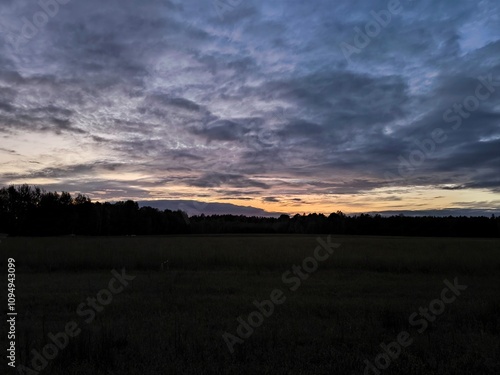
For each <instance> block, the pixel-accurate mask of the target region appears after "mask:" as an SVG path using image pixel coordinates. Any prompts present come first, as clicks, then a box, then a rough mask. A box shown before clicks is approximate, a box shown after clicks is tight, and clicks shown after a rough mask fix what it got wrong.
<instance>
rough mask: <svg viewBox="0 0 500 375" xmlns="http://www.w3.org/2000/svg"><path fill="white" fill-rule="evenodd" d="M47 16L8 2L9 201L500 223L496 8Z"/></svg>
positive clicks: (110, 1) (144, 2)
mask: <svg viewBox="0 0 500 375" xmlns="http://www.w3.org/2000/svg"><path fill="white" fill-rule="evenodd" d="M54 1H55V0H54ZM42 3H47V4H48V5H46V6H41V5H40V4H39V3H38V1H27V0H3V1H2V3H1V5H0V185H1V186H6V185H9V184H23V183H28V184H36V185H38V186H41V187H43V188H44V189H46V190H49V191H54V190H56V191H61V190H65V191H69V192H71V193H78V192H80V193H83V194H86V195H88V196H90V197H91V198H92V200H98V201H116V200H125V199H133V200H137V201H141V202H146V203H150V201H156V200H158V201H161V202H157V203H156V204H157V205H159V206H161V204H165V205H166V206H168V207H169V208H172V207H173V208H175V206H176V205H177V206H178V207H179V208H180V209H186V207H187V206H189V209H186V210H187V211H190V213H191V214H192V213H198V212H204V211H207V210H206V208H207V207H213V205H211V206H207V205H206V204H204V203H196V202H212V203H214V202H217V203H224V204H232V205H237V206H248V207H253V208H255V209H253V208H252V209H239V208H238V207H234V206H230V205H224V206H221V207H226V209H227V212H233V213H238V212H244V213H265V212H264V211H267V212H273V213H290V214H294V213H308V212H322V213H330V212H334V211H337V210H342V211H344V212H346V213H355V212H378V211H395V212H399V211H420V210H426V211H429V210H431V211H433V210H442V209H456V210H457V211H456V212H471V211H468V210H474V212H475V211H476V210H478V211H483V212H493V211H500V100H499V99H500V3H499V2H498V0H490V1H457V0H454V1H451V0H450V1H427V0H422V1H410V0H401V1H400V2H398V1H397V0H393V1H373V0H369V1H368V0H363V1H356V2H352V1H331V0H329V1H322V0H318V1H316V0H315V1H303V0H302V1H298V0H293V1H292V0H289V1H284V0H275V1H261V0H249V1H238V0H231V1H227V2H226V3H227V4H230V5H227V4H226V5H224V2H223V1H221V0H217V1H214V0H196V1H194V0H187V1H173V0H172V1H169V0H141V1H139V0H107V1H102V0H100V1H96V0H85V1H82V0H71V1H68V0H60V3H61V4H60V3H56V2H53V1H51V0H46V1H45V0H42ZM43 8H45V9H46V10H45V11H43ZM41 12H45V13H41ZM370 35H371V36H370ZM167 201H171V202H167ZM187 201H189V203H188V202H187ZM193 201H194V202H193ZM242 210H243V211H242ZM245 210H246V211H245ZM252 210H254V211H252ZM262 210H264V211H262Z"/></svg>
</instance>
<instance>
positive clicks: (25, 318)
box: [0, 236, 500, 375]
mask: <svg viewBox="0 0 500 375" xmlns="http://www.w3.org/2000/svg"><path fill="white" fill-rule="evenodd" d="M317 238H318V237H317V236H210V237H196V236H193V237H109V238H106V237H102V238H97V237H61V238H5V239H2V242H1V243H0V251H1V253H2V274H4V272H6V268H7V265H6V264H7V259H8V258H10V257H11V258H14V259H15V264H16V309H17V312H18V316H17V326H16V330H17V331H16V340H17V355H18V357H17V364H22V365H25V366H26V367H27V368H30V369H33V366H32V359H33V353H32V350H36V351H37V352H38V353H43V348H44V347H45V346H46V345H47V344H48V343H51V342H52V341H50V339H49V333H52V334H54V335H56V334H57V333H60V332H64V331H65V326H66V325H67V323H68V322H71V321H74V322H76V323H77V324H78V327H79V328H80V329H81V332H80V333H79V334H78V335H76V337H73V338H69V340H68V345H67V346H65V347H64V348H63V349H59V350H58V351H57V355H56V356H55V358H54V359H50V360H47V361H46V362H47V363H46V365H45V368H44V369H43V370H42V371H40V373H41V374H48V375H59V374H80V375H87V374H88V375H90V374H92V375H99V374H141V375H142V374H252V375H253V374H363V373H364V372H365V373H367V374H377V373H380V374H454V375H456V374H498V373H500V360H499V358H500V333H499V329H500V315H499V314H500V299H499V296H500V241H499V240H494V239H449V238H439V239H436V238H396V237H332V242H335V243H338V244H340V247H338V248H335V250H334V251H333V252H332V254H329V253H328V252H327V251H326V250H325V249H323V250H322V251H323V253H322V254H323V255H325V254H329V256H328V257H327V259H325V260H323V261H318V262H317V264H318V265H317V270H312V271H311V272H305V273H304V271H303V272H302V274H303V275H305V274H306V276H307V278H306V277H305V276H304V279H303V280H301V281H300V285H299V283H298V282H297V280H298V279H299V278H298V277H295V279H293V280H295V281H294V282H292V281H291V280H292V277H294V276H293V275H292V274H291V271H293V268H292V267H293V266H294V265H297V266H299V265H300V266H302V265H304V266H307V267H309V268H314V267H313V266H311V262H309V263H307V262H306V263H303V262H304V259H306V258H308V257H314V253H315V249H316V248H317V246H318V241H317ZM319 238H322V239H323V240H324V241H326V240H327V238H326V236H320V237H319ZM325 257H326V256H325ZM167 260H168V263H164V264H163V270H162V269H161V265H162V263H163V262H166V261H167ZM123 268H124V269H125V272H126V274H127V275H132V276H135V278H134V279H133V280H129V281H125V283H127V285H124V284H122V285H123V288H120V289H123V290H122V291H121V292H117V293H116V294H113V295H112V301H108V302H109V304H105V305H104V306H102V305H98V309H94V310H102V311H94V315H95V317H94V319H93V320H92V321H90V322H89V323H87V322H85V319H86V318H88V319H89V318H90V317H91V313H89V312H88V309H89V307H88V305H87V306H86V307H85V309H86V310H82V309H80V312H78V309H79V306H80V305H81V304H82V303H85V304H87V298H89V297H93V298H95V297H96V296H97V295H98V294H99V293H100V291H102V290H104V289H110V287H109V285H110V280H112V279H113V278H115V279H116V276H115V275H114V274H112V272H111V271H112V270H113V269H115V270H117V271H118V273H119V274H121V273H122V269H123ZM284 274H286V275H287V276H286V277H285V280H288V281H284V280H283V275H284ZM131 278H132V277H130V279H131ZM455 279H457V283H458V284H460V285H466V286H467V288H466V289H465V287H463V288H462V289H459V291H458V292H457V293H456V294H453V293H452V291H451V290H449V291H448V292H449V294H448V295H447V296H448V297H447V298H448V299H451V298H450V296H454V297H456V298H453V301H452V302H447V303H442V304H441V306H444V310H443V311H439V313H435V314H434V315H431V316H430V317H429V319H427V320H426V322H428V321H432V320H433V321H432V322H429V323H425V322H424V321H423V320H422V317H421V316H419V317H418V319H413V323H412V324H410V320H411V319H410V317H411V316H412V314H413V313H415V312H419V308H420V307H421V306H422V307H425V308H429V304H431V301H434V300H436V299H439V300H441V299H442V298H443V297H442V296H443V294H442V291H443V289H444V288H446V287H447V284H445V280H448V281H449V282H451V284H453V283H454V282H455V281H456V280H455ZM4 280H5V278H4ZM2 285H3V287H2V294H1V295H2V305H3V306H4V308H3V310H4V316H6V313H7V309H6V307H7V303H6V302H7V296H6V289H7V286H6V283H5V282H4V283H3V284H2ZM116 285H118V284H116ZM116 285H115V287H116ZM295 287H296V288H295ZM292 288H293V289H295V290H291V289H292ZM116 289H118V288H117V287H116ZM276 289H277V290H280V291H282V292H283V296H282V298H281V300H280V301H281V302H282V303H280V304H273V305H272V312H271V307H269V305H266V304H264V305H263V306H267V307H265V308H264V310H263V311H267V315H269V316H264V315H266V314H264V313H260V316H261V317H262V321H261V322H258V323H259V324H256V327H255V328H250V329H251V330H253V333H252V334H249V335H248V336H249V337H248V338H246V337H245V338H241V337H240V336H238V333H237V329H238V326H239V325H240V323H239V322H238V321H237V318H238V317H241V318H242V319H243V320H244V321H246V322H247V321H248V317H249V315H251V313H252V312H255V311H259V310H258V308H257V307H256V306H255V305H254V301H255V300H257V301H259V302H260V301H263V300H270V299H272V297H271V295H272V292H273V290H276ZM448 289H449V287H448ZM103 296H108V297H109V293H108V294H106V293H104V292H103V293H101V294H100V297H103ZM436 306H438V307H439V304H437V305H436V304H434V307H433V309H431V311H434V312H435V311H436V310H439V309H438V308H437V307H436ZM266 308H267V310H265V309H266ZM82 311H86V313H85V314H82ZM253 316H254V318H255V317H256V316H257V317H258V316H259V314H253ZM240 321H241V320H240ZM417 321H418V324H417V323H416V322H417ZM254 323H255V321H254ZM425 325H428V326H427V327H425V328H426V329H423V328H424V326H425ZM419 329H420V330H421V331H422V332H421V333H420V332H419ZM247 330H248V327H247ZM240 331H241V329H240ZM405 331H406V332H408V335H409V336H410V338H409V339H408V338H407V339H406V343H408V342H409V340H411V344H409V345H407V346H402V345H401V344H396V346H394V345H393V346H392V352H391V349H389V352H390V354H387V353H386V352H385V351H384V349H383V348H382V347H381V344H383V343H385V344H387V345H389V344H390V343H391V342H393V341H397V340H398V339H397V338H398V335H400V333H401V332H405ZM225 332H228V333H230V334H231V335H234V336H231V337H233V338H235V337H237V338H238V342H236V343H234V342H233V345H232V347H233V349H234V351H233V353H231V352H230V350H229V346H228V345H227V343H226V342H225V340H224V339H223V334H224V333H225ZM1 334H2V342H5V338H6V337H7V332H6V325H5V323H4V324H3V325H2V333H1ZM403 336H404V335H403ZM59 337H61V336H59ZM227 337H229V336H226V338H227ZM397 345H399V347H400V353H399V352H398V351H397V349H395V348H396V347H397ZM5 346H7V343H6V342H5ZM230 346H231V345H230ZM389 346H390V345H389ZM2 350H3V351H4V353H5V350H4V348H2ZM47 353H49V354H52V353H51V352H50V350H49V351H48V352H47ZM380 353H386V354H385V358H386V359H387V358H388V359H389V362H387V360H385V362H384V360H383V356H379V354H380ZM41 355H43V354H41ZM377 356H379V357H378V358H379V359H378V363H379V365H380V366H382V367H386V368H385V369H380V366H379V368H376V367H375V363H376V358H377ZM391 356H392V357H391ZM381 358H382V359H381ZM365 360H368V361H369V362H370V363H371V366H373V367H370V366H368V367H367V364H366V362H365ZM0 361H1V362H0V365H1V368H2V373H6V374H8V373H12V374H14V373H18V372H17V371H15V370H14V369H10V368H9V367H8V366H7V364H6V363H5V362H6V358H5V355H2V359H1V360H0ZM42 362H43V361H42ZM5 369H7V370H5ZM4 370H5V371H4ZM23 371H25V372H20V373H30V372H28V371H27V370H23ZM33 373H34V372H33Z"/></svg>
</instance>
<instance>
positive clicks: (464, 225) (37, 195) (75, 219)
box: [0, 185, 500, 238]
mask: <svg viewBox="0 0 500 375" xmlns="http://www.w3.org/2000/svg"><path fill="white" fill-rule="evenodd" d="M0 233H5V234H8V235H10V236H61V235H88V236H123V235H173V234H236V233H253V234H258V233H263V234H264V233H265V234H326V233H328V234H339V235H371V236H423V237H496V238H499V237H500V217H495V215H491V217H486V216H480V217H467V216H448V217H437V216H420V217H413V216H403V215H398V216H381V215H370V214H357V215H346V214H344V213H342V212H340V211H337V212H335V213H331V214H330V215H328V216H327V215H324V214H316V213H312V214H307V215H305V214H304V215H295V216H288V215H281V216H280V217H277V218H273V217H255V216H252V217H248V216H242V215H241V216H239V215H203V214H201V215H196V216H191V217H188V215H187V214H186V213H185V212H183V211H180V210H178V211H171V210H164V211H161V210H158V209H156V208H152V207H139V204H138V203H137V202H134V201H132V200H127V201H120V202H114V203H108V202H106V203H100V202H92V201H91V199H90V198H88V197H87V196H85V195H81V194H78V195H76V196H75V197H73V196H71V194H70V193H67V192H61V193H57V192H46V191H44V190H43V189H41V188H39V187H36V186H30V185H20V186H13V185H12V186H9V187H4V188H2V189H0Z"/></svg>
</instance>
